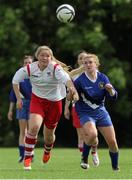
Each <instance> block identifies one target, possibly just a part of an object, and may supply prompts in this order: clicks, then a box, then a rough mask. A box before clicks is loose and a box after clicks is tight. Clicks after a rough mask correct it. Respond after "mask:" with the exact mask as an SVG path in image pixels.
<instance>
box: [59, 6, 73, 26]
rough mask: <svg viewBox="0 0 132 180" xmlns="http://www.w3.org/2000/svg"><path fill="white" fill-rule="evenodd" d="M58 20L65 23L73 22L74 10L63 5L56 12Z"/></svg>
mask: <svg viewBox="0 0 132 180" xmlns="http://www.w3.org/2000/svg"><path fill="white" fill-rule="evenodd" d="M56 16H57V19H58V20H59V21H61V22H63V23H68V22H71V21H72V20H73V18H74V16H75V10H74V8H73V7H72V6H71V5H69V4H62V5H60V6H59V7H58V8H57V10H56Z"/></svg>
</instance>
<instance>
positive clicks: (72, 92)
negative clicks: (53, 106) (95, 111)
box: [67, 87, 79, 102]
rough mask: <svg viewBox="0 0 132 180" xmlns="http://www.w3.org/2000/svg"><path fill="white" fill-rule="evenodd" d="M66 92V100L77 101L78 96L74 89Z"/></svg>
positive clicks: (71, 88)
mask: <svg viewBox="0 0 132 180" xmlns="http://www.w3.org/2000/svg"><path fill="white" fill-rule="evenodd" d="M68 90H69V92H68V93H67V100H68V101H74V102H76V101H78V100H79V96H78V93H77V90H76V89H75V88H74V87H70V88H69V89H68Z"/></svg>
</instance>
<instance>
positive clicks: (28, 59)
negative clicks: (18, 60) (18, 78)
mask: <svg viewBox="0 0 132 180" xmlns="http://www.w3.org/2000/svg"><path fill="white" fill-rule="evenodd" d="M32 62H33V60H32V59H31V58H26V59H24V62H23V66H26V65H27V64H31V63H32Z"/></svg>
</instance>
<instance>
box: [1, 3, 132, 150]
mask: <svg viewBox="0 0 132 180" xmlns="http://www.w3.org/2000/svg"><path fill="white" fill-rule="evenodd" d="M64 3H67V4H71V5H72V6H73V7H74V8H75V12H76V16H75V18H74V20H73V21H72V22H71V23H68V24H64V23H61V22H59V21H58V20H57V18H56V9H57V7H58V6H59V5H61V4H64ZM131 13H132V0H89V1H88V0H66V1H62V0H58V1H57V0H54V1H49V0H39V1H36V0H21V1H17V0H10V1H7V0H0V82H1V88H0V146H12V145H16V144H17V141H18V132H19V129H18V124H17V121H13V122H11V123H10V122H9V121H8V120H7V112H8V107H9V100H8V96H9V92H10V88H11V81H12V77H13V75H14V73H15V71H16V70H17V69H18V67H19V64H20V61H21V59H22V58H23V56H24V55H25V54H31V55H34V52H35V50H36V48H37V47H38V46H40V45H48V46H50V47H51V49H52V50H53V52H54V55H55V57H56V58H58V59H59V60H61V61H63V62H65V63H66V64H67V65H70V66H71V67H74V64H75V63H76V57H77V54H78V52H79V51H80V50H82V49H83V50H86V51H88V52H91V53H95V54H97V55H98V56H99V58H100V62H101V67H100V69H101V71H102V72H104V73H106V74H107V75H108V76H109V78H110V80H111V82H112V83H113V85H114V86H115V87H116V89H117V90H118V92H119V97H118V100H117V102H115V103H111V102H109V103H108V104H107V109H108V110H109V111H110V113H111V116H112V119H113V124H114V125H115V129H116V132H117V138H118V143H119V145H120V147H131V146H132V141H131V139H132V133H131V127H132V120H131V118H132V94H131V90H132V81H131V78H132V76H131V75H132V74H131V71H132V62H131V60H132V53H131V52H132V49H131V42H132V14H131ZM14 119H15V115H14ZM40 134H41V132H40ZM56 135H57V140H56V144H57V145H58V146H59V145H60V146H74V145H75V144H76V143H77V138H76V132H75V129H74V128H73V127H72V122H71V121H67V120H65V119H64V117H63V115H62V118H61V121H60V123H59V126H58V128H57V131H56ZM41 138H42V137H41V135H40V142H41ZM100 138H101V137H100ZM100 146H105V144H104V141H103V139H102V138H101V139H100Z"/></svg>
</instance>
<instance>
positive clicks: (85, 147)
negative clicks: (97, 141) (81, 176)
mask: <svg viewBox="0 0 132 180" xmlns="http://www.w3.org/2000/svg"><path fill="white" fill-rule="evenodd" d="M90 149H91V146H89V145H87V144H85V143H84V145H83V153H82V159H83V160H84V162H86V163H87V162H88V156H89V152H90Z"/></svg>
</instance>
